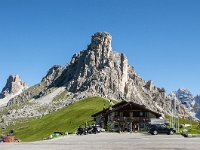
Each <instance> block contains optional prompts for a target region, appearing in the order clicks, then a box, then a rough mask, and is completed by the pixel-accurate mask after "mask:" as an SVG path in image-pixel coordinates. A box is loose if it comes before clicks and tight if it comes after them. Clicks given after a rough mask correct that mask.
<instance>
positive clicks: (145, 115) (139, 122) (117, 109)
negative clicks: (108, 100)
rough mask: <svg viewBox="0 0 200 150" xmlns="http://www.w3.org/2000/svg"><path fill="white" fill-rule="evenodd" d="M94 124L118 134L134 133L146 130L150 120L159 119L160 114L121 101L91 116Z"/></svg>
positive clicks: (141, 106)
mask: <svg viewBox="0 0 200 150" xmlns="http://www.w3.org/2000/svg"><path fill="white" fill-rule="evenodd" d="M92 117H94V119H95V121H96V124H99V125H100V126H101V127H102V128H104V129H106V128H107V129H109V130H112V131H118V132H124V131H127V132H132V131H134V132H136V131H142V130H146V127H147V124H148V123H149V122H150V119H151V118H159V117H161V114H159V113H156V112H154V111H152V110H149V109H147V108H146V107H145V106H144V105H139V104H136V103H134V102H127V101H122V102H120V103H118V104H116V105H113V106H110V108H107V109H103V110H102V111H100V112H98V113H96V114H93V115H92Z"/></svg>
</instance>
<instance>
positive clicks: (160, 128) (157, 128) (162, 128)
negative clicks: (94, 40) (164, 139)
mask: <svg viewBox="0 0 200 150" xmlns="http://www.w3.org/2000/svg"><path fill="white" fill-rule="evenodd" d="M149 133H151V134H152V135H157V134H158V133H165V134H168V135H173V134H174V133H176V130H174V129H173V128H169V127H167V126H166V125H165V124H153V125H150V127H149Z"/></svg>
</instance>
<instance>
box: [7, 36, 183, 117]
mask: <svg viewBox="0 0 200 150" xmlns="http://www.w3.org/2000/svg"><path fill="white" fill-rule="evenodd" d="M111 41H112V36H111V35H110V34H109V33H107V32H97V33H95V34H94V35H92V37H91V42H90V43H89V45H88V47H87V49H85V50H82V51H80V52H79V53H77V54H74V55H73V57H72V59H71V61H70V63H69V65H66V66H64V67H60V66H54V67H52V68H51V69H50V70H49V71H48V73H47V75H46V76H45V77H44V78H43V80H42V82H41V83H39V84H38V85H36V86H34V87H33V88H31V89H29V90H28V91H26V92H23V93H22V94H20V95H19V96H17V97H15V98H13V99H11V100H10V101H9V103H8V105H12V104H16V103H17V104H19V103H21V102H26V101H28V100H30V99H37V98H40V97H42V96H45V95H47V94H48V93H49V92H48V91H51V90H50V89H51V88H52V89H56V88H60V87H65V89H66V90H67V91H68V92H69V93H70V95H71V98H72V100H73V101H76V100H80V99H84V98H86V97H90V96H101V97H103V98H109V99H115V100H118V101H121V100H127V101H134V102H135V103H138V104H142V105H145V106H146V107H148V108H149V109H151V110H154V111H157V112H160V113H163V114H170V113H171V106H172V100H171V99H170V98H169V97H166V94H165V89H164V88H158V87H156V86H155V85H154V84H153V82H152V81H145V80H143V79H142V78H141V77H139V76H138V74H137V73H136V72H135V70H134V68H133V67H132V66H131V65H129V64H128V59H127V57H126V56H125V55H124V54H122V53H118V52H115V51H113V50H112V46H111ZM45 93H46V94H45ZM177 105H180V109H179V110H178V112H179V114H180V116H185V115H187V110H185V107H184V106H183V105H182V104H181V103H179V104H177Z"/></svg>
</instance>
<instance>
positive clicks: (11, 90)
mask: <svg viewBox="0 0 200 150" xmlns="http://www.w3.org/2000/svg"><path fill="white" fill-rule="evenodd" d="M27 88H28V85H27V84H26V83H25V82H23V81H22V79H21V78H20V76H19V75H10V76H9V77H8V79H7V83H6V85H5V87H4V88H3V90H2V92H1V93H0V98H1V99H2V98H5V97H7V96H10V95H17V94H20V93H21V92H22V91H24V90H25V89H27Z"/></svg>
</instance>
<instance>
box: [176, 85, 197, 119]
mask: <svg viewBox="0 0 200 150" xmlns="http://www.w3.org/2000/svg"><path fill="white" fill-rule="evenodd" d="M173 93H174V94H175V95H176V97H177V99H178V100H179V101H180V102H181V103H182V104H183V105H185V107H186V108H188V109H189V111H190V113H191V114H192V115H193V116H195V117H197V118H199V119H200V95H196V96H194V95H193V94H192V93H191V92H190V91H189V90H188V89H185V88H180V89H178V90H177V91H175V92H173Z"/></svg>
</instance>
